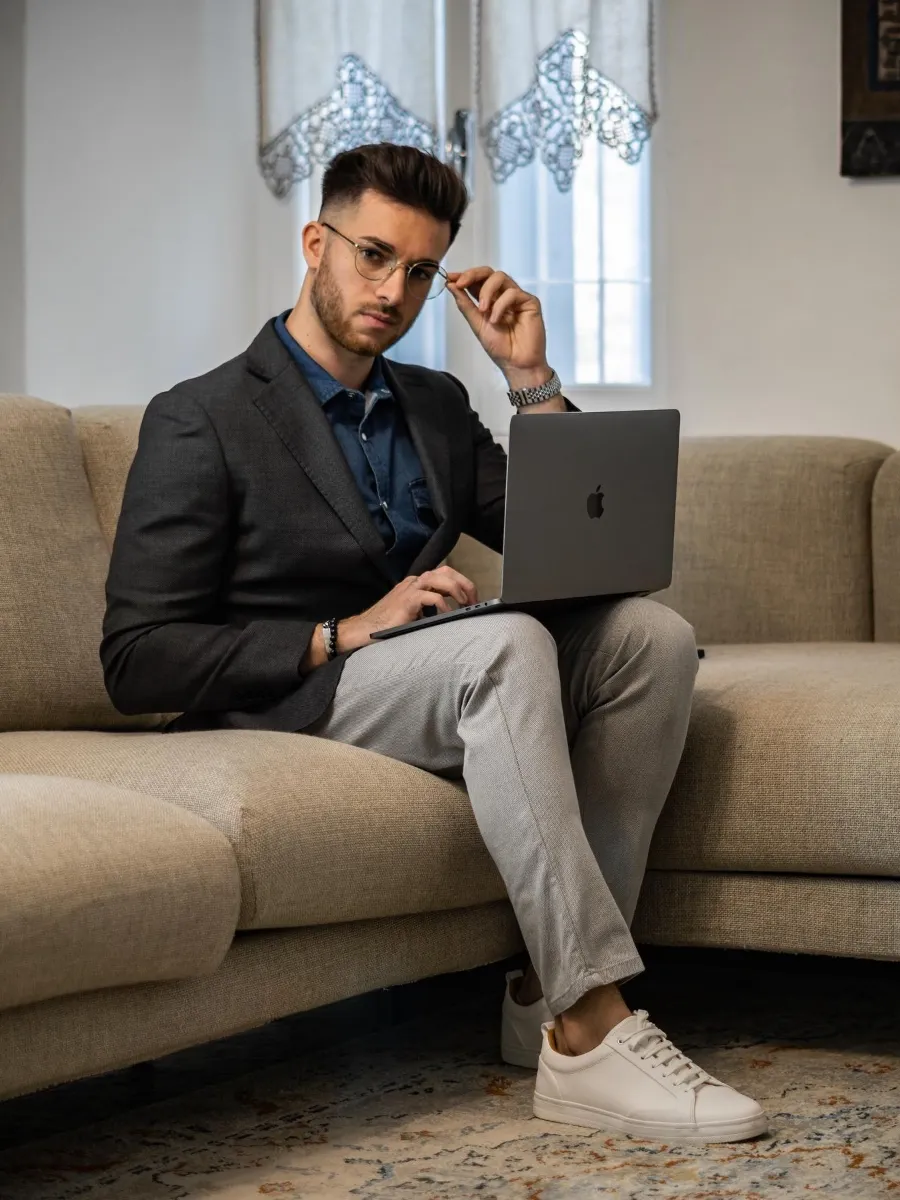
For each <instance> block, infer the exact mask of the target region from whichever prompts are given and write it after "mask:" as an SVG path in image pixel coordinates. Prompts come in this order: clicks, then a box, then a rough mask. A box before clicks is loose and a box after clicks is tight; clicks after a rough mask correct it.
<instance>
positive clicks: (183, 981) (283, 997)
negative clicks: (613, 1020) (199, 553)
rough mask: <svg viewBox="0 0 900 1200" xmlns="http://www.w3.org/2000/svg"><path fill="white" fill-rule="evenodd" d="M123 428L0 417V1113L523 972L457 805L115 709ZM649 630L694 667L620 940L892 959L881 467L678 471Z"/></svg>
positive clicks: (414, 785) (289, 749)
mask: <svg viewBox="0 0 900 1200" xmlns="http://www.w3.org/2000/svg"><path fill="white" fill-rule="evenodd" d="M140 417H141V411H140V409H136V408H130V407H122V408H114V409H109V408H107V409H102V408H88V409H76V410H74V411H73V412H72V413H70V412H69V411H67V410H66V409H64V408H61V407H58V406H55V405H52V404H48V403H45V402H43V401H39V400H34V399H27V398H21V397H10V396H7V397H3V398H0V1098H4V1097H10V1096H14V1095H17V1094H21V1093H24V1092H28V1091H32V1090H35V1089H38V1088H41V1087H45V1086H47V1085H50V1084H53V1083H56V1082H60V1081H63V1080H68V1079H73V1078H77V1077H80V1076H84V1075H89V1074H95V1073H98V1072H102V1071H107V1070H111V1069H113V1068H117V1067H120V1066H123V1065H125V1064H129V1063H134V1062H138V1061H141V1060H145V1059H148V1058H153V1057H156V1056H160V1055H163V1054H166V1053H170V1052H172V1051H174V1050H177V1049H180V1048H183V1047H186V1046H190V1045H193V1044H196V1043H199V1042H203V1041H207V1040H210V1039H213V1038H218V1037H222V1036H224V1035H227V1034H232V1033H235V1032H237V1031H239V1030H243V1029H248V1028H250V1027H253V1026H256V1025H260V1024H262V1023H264V1022H266V1021H269V1020H272V1019H273V1018H276V1017H279V1016H282V1015H284V1014H287V1013H292V1012H297V1011H300V1010H305V1009H309V1008H312V1007H315V1006H317V1005H321V1004H325V1003H328V1002H331V1001H334V1000H336V999H339V998H342V997H347V996H351V995H354V994H358V993H362V992H365V991H368V990H370V989H373V988H378V987H383V986H386V985H390V984H396V983H399V982H405V981H409V980H413V979H416V978H422V977H425V976H428V975H433V974H437V973H442V972H447V971H458V970H463V969H466V968H469V967H473V966H475V965H477V964H481V963H486V962H491V961H497V960H498V959H501V958H504V957H506V956H507V955H510V954H512V953H514V952H516V951H517V950H519V949H521V947H522V942H521V937H520V934H519V931H518V928H517V926H516V922H515V920H514V917H513V914H512V911H511V909H510V907H509V904H508V901H507V900H506V898H505V892H504V888H503V884H502V881H501V880H500V878H499V875H498V873H497V871H496V869H495V867H494V866H493V863H492V862H491V860H490V858H489V857H488V855H487V852H486V851H485V849H484V847H483V845H482V843H481V839H480V837H479V835H478V831H477V828H476V826H475V822H474V819H473V817H472V814H471V811H470V808H469V805H468V802H467V799H466V795H465V791H464V790H463V788H462V787H461V786H459V785H455V784H453V783H450V782H447V781H445V780H441V779H438V778H435V777H433V776H430V775H428V774H426V773H424V772H422V771H419V770H416V769H415V768H412V767H408V766H406V765H404V764H400V763H396V762H392V761H390V760H388V759H385V758H382V757H380V756H377V755H374V754H371V753H369V752H366V751H363V750H357V749H354V748H351V747H344V746H340V745H335V744H330V743H328V742H323V741H318V740H316V739H315V738H312V737H309V736H306V735H302V734H299V735H298V734H284V733H275V732H255V731H220V732H203V733H182V734H177V735H162V734H161V733H160V732H159V725H160V724H161V721H162V719H164V717H165V716H166V714H152V715H150V716H148V717H147V718H140V719H138V718H133V717H123V716H121V715H120V714H118V713H117V712H116V711H115V710H114V709H113V707H112V706H111V704H110V702H109V700H108V699H107V697H106V693H105V689H104V687H103V680H102V675H101V670H100V663H99V659H98V655H97V647H98V644H99V639H100V628H101V620H102V615H103V607H104V580H105V576H106V569H107V564H108V555H109V545H110V541H111V538H112V536H113V531H114V526H115V521H116V518H117V513H118V508H119V504H120V499H121V494H122V489H123V486H124V480H125V476H126V473H127V469H128V465H129V462H130V460H131V456H132V455H133V452H134V447H135V444H136V438H137V431H138V427H139V423H140ZM453 561H454V562H455V564H456V565H457V566H458V567H459V568H460V569H462V570H464V571H466V572H468V573H469V574H471V575H473V576H474V577H475V578H476V581H477V582H479V583H480V585H481V587H482V592H483V594H485V595H487V594H490V593H491V592H492V591H495V590H496V583H497V565H498V559H497V556H496V555H494V554H492V553H491V552H489V551H487V550H485V549H484V547H479V546H477V545H476V544H475V543H473V542H470V541H468V540H467V539H463V540H462V541H461V543H460V545H459V546H458V547H457V549H456V551H455V552H454V557H453ZM660 598H661V599H662V600H663V601H664V602H666V603H669V604H671V605H672V606H673V607H675V608H677V609H678V610H679V611H680V612H682V613H683V614H684V615H685V616H686V617H687V618H688V619H689V620H690V621H691V622H692V623H693V624H694V627H695V629H696V633H697V639H698V643H699V644H700V645H702V646H704V647H705V648H706V653H707V656H706V658H705V659H704V661H703V662H702V663H701V664H700V671H699V676H698V681H697V691H696V701H695V708H694V712H693V716H692V721H691V727H690V733H689V736H688V743H687V747H686V751H685V755H684V759H683V762H682V765H681V768H680V770H679V773H678V776H677V779H676V781H675V784H674V786H673V789H672V794H671V796H670V799H669V802H668V805H667V808H666V811H665V813H664V815H663V818H662V821H661V823H660V826H659V829H658V834H657V836H656V838H655V841H654V845H653V850H652V858H651V869H650V870H649V871H648V875H647V880H646V884H645V887H644V891H643V894H642V899H641V904H640V909H639V912H638V916H637V918H636V922H635V931H636V935H637V937H638V939H639V940H642V941H645V942H649V943H653V942H655V943H664V944H669V945H696V946H723V947H727V946H744V947H755V948H759V949H771V950H787V951H808V952H816V953H825V954H837V955H860V956H868V957H881V958H897V957H900V882H898V879H900V834H898V832H897V813H898V808H900V747H898V736H897V734H898V728H900V454H897V453H894V452H893V451H892V450H891V448H890V447H888V446H883V445H879V444H876V443H873V442H865V441H858V440H850V439H846V440H844V439H829V438H821V439H816V438H749V439H740V438H734V439H714V440H695V441H692V440H686V441H685V442H684V443H683V450H682V460H681V468H680V474H679V512H678V526H677V547H676V570H675V579H674V583H673V587H672V588H671V589H670V590H669V591H667V592H666V593H663V594H661V597H660ZM498 1001H499V997H498ZM498 1015H499V1011H498Z"/></svg>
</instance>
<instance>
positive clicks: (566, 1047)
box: [553, 984, 631, 1054]
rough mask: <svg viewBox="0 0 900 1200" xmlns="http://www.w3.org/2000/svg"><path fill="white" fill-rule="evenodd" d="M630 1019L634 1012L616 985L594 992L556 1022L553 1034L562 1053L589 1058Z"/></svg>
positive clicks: (578, 1001) (574, 1005)
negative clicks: (597, 1047)
mask: <svg viewBox="0 0 900 1200" xmlns="http://www.w3.org/2000/svg"><path fill="white" fill-rule="evenodd" d="M630 1016H631V1009H630V1008H629V1007H628V1005H627V1004H626V1003H625V1001H624V1000H623V999H622V994H621V992H620V991H619V989H618V988H617V987H616V985H615V984H606V985H604V986H603V987H598V988H593V989H592V990H591V991H589V992H586V993H585V994H584V995H583V996H581V997H580V998H579V999H578V1000H576V1002H575V1003H574V1004H573V1005H571V1006H570V1007H569V1008H567V1009H566V1010H565V1012H562V1013H560V1014H559V1015H558V1016H557V1017H556V1018H555V1021H554V1030H553V1033H554V1041H555V1042H556V1045H557V1048H558V1050H559V1053H560V1054H587V1053H588V1052H589V1051H590V1050H593V1049H594V1048H595V1047H596V1046H599V1045H600V1043H601V1042H602V1041H603V1039H604V1038H605V1037H606V1035H607V1034H608V1033H609V1031H610V1030H611V1029H614V1028H615V1027H616V1025H618V1024H619V1022H620V1021H624V1020H625V1019H626V1017H630Z"/></svg>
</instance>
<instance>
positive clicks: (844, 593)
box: [449, 437, 900, 644]
mask: <svg viewBox="0 0 900 1200" xmlns="http://www.w3.org/2000/svg"><path fill="white" fill-rule="evenodd" d="M889 455H891V449H890V447H888V446H883V445H881V444H880V443H878V442H868V441H860V440H857V439H851V438H826V437H756V438H754V437H730V438H684V439H683V440H682V443H681V451H680V456H679V472H678V505H677V514H676V522H675V561H674V569H673V573H672V585H671V586H670V587H669V588H666V590H665V591H662V592H657V593H656V598H657V599H659V600H661V601H662V602H663V603H665V604H668V605H670V606H671V607H672V608H674V609H676V610H677V611H678V612H680V613H681V614H682V616H684V617H686V618H687V619H688V620H689V621H690V622H691V624H692V625H693V626H694V628H695V630H696V634H697V639H698V641H699V642H700V643H701V644H702V643H703V642H711V643H716V642H722V643H727V642H784V641H835V640H838V641H843V640H846V641H871V639H872V554H871V534H870V506H871V502H872V486H873V482H874V481H875V478H876V475H877V477H878V480H879V483H880V482H881V480H882V474H880V473H879V468H881V467H882V464H883V463H884V464H885V465H884V471H885V472H888V471H889V469H890V473H889V480H888V478H887V477H885V482H884V486H883V487H882V489H881V492H882V500H881V507H880V510H879V511H880V518H879V519H880V526H879V527H878V529H877V530H876V536H877V537H879V538H880V541H881V543H882V548H881V551H880V553H881V562H882V567H881V572H880V579H879V588H880V589H881V593H882V600H881V603H880V606H879V608H878V612H879V613H880V617H879V620H880V624H881V629H882V631H881V633H880V636H882V637H888V636H893V637H894V638H897V637H900V634H898V630H900V454H895V455H893V456H892V457H890V458H888V456H889ZM886 459H887V460H888V461H887V462H885V460H886ZM449 561H450V563H451V565H452V566H454V567H455V568H456V569H457V570H458V571H461V572H462V573H463V574H464V575H467V576H468V577H469V578H470V579H472V580H473V581H474V582H475V583H476V584H477V585H478V589H479V594H480V595H481V596H482V597H484V598H490V597H492V596H497V595H499V593H500V561H501V560H500V556H499V555H498V554H495V553H494V552H493V551H491V550H488V549H487V547H485V546H482V545H481V544H480V543H478V542H474V541H472V540H471V539H470V538H465V537H464V538H462V539H460V542H459V543H458V545H457V546H456V547H455V549H454V551H453V553H452V554H451V556H450V560H449ZM891 614H893V615H891Z"/></svg>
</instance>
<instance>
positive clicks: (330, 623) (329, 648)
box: [322, 617, 338, 661]
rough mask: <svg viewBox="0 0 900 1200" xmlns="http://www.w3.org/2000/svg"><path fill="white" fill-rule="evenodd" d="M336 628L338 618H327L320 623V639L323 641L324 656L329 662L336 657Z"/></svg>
mask: <svg viewBox="0 0 900 1200" xmlns="http://www.w3.org/2000/svg"><path fill="white" fill-rule="evenodd" d="M337 627H338V618H337V617H329V618H328V620H327V621H323V622H322V637H323V638H324V639H325V654H326V655H327V656H328V659H329V661H330V660H331V659H332V658H336V657H337Z"/></svg>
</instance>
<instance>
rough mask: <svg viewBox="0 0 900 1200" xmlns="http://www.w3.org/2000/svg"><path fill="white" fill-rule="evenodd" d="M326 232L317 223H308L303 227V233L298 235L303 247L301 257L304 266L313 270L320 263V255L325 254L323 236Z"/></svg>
mask: <svg viewBox="0 0 900 1200" xmlns="http://www.w3.org/2000/svg"><path fill="white" fill-rule="evenodd" d="M327 232H328V231H327V229H326V228H325V226H324V225H320V224H319V222H318V221H308V222H307V223H306V224H305V225H304V226H303V232H302V233H301V235H300V239H301V243H302V245H303V257H304V258H305V259H306V265H307V266H308V267H311V268H312V269H313V270H315V269H316V267H318V265H319V263H320V262H321V261H322V255H323V254H324V252H325V234H326V233H327Z"/></svg>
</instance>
